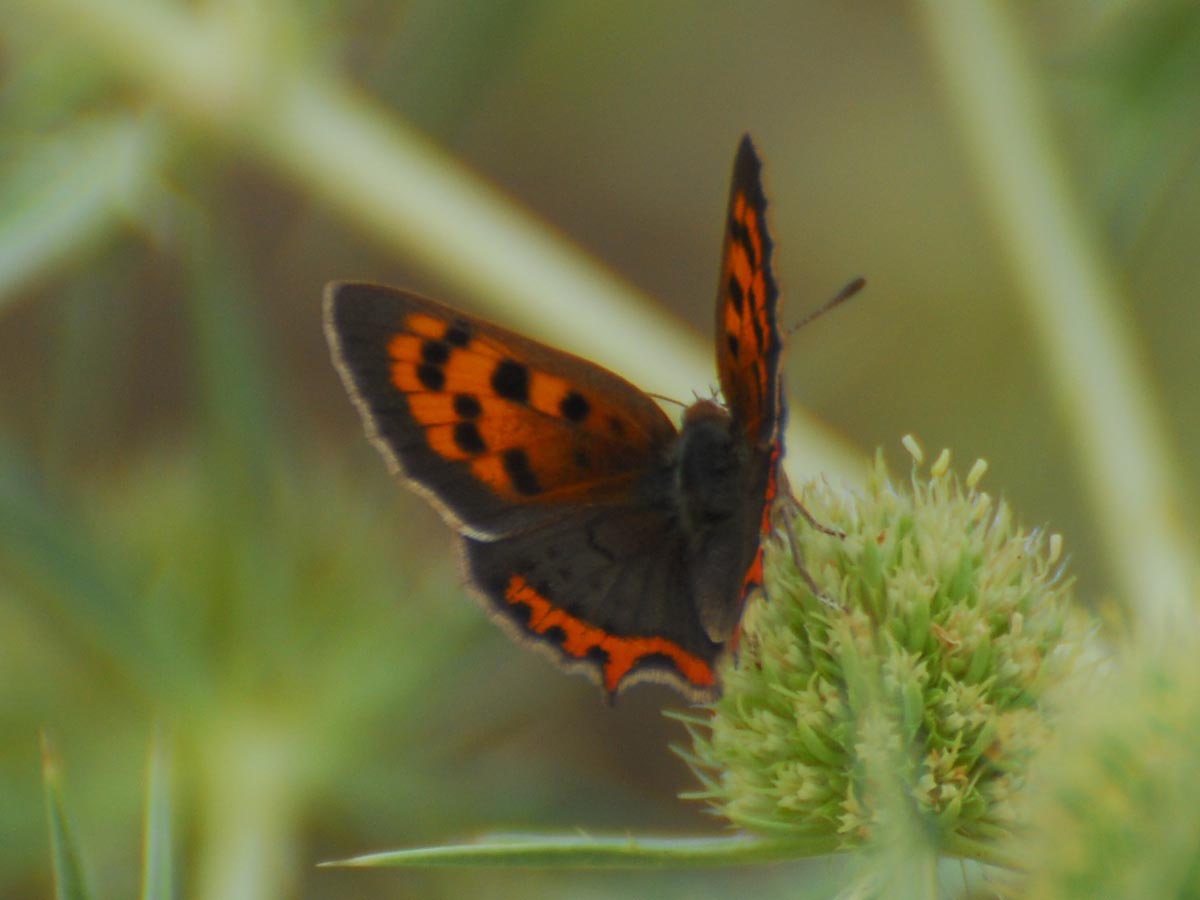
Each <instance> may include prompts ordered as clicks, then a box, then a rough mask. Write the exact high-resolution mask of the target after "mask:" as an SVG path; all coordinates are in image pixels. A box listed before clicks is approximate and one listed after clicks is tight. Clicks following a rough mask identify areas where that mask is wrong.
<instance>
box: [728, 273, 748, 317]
mask: <svg viewBox="0 0 1200 900" xmlns="http://www.w3.org/2000/svg"><path fill="white" fill-rule="evenodd" d="M727 290H728V292H729V301H730V303H732V304H733V309H734V312H736V313H737V314H738V315H739V316H740V315H741V314H742V306H743V304H744V303H745V302H746V295H745V294H744V293H742V283H741V282H740V281H738V280H737V276H736V275H732V274H731V275H730V276H729V285H728V288H727Z"/></svg>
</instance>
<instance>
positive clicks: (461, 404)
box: [454, 394, 483, 419]
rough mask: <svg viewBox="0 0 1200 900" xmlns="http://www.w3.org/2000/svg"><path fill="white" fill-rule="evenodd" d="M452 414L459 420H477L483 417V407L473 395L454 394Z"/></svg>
mask: <svg viewBox="0 0 1200 900" xmlns="http://www.w3.org/2000/svg"><path fill="white" fill-rule="evenodd" d="M454 414H455V415H456V416H458V417H459V418H460V419H478V418H479V417H480V416H481V415H483V407H482V406H481V405H480V403H479V401H478V400H477V399H476V398H475V395H474V394H455V395H454Z"/></svg>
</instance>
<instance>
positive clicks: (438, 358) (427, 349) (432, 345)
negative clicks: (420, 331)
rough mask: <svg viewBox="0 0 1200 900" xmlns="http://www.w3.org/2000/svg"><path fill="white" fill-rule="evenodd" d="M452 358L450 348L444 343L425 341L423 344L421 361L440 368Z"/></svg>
mask: <svg viewBox="0 0 1200 900" xmlns="http://www.w3.org/2000/svg"><path fill="white" fill-rule="evenodd" d="M449 358H450V346H449V345H448V344H446V343H445V342H444V341H425V343H423V344H421V361H422V362H426V363H429V364H430V365H434V366H440V365H443V364H445V362H446V360H448V359H449Z"/></svg>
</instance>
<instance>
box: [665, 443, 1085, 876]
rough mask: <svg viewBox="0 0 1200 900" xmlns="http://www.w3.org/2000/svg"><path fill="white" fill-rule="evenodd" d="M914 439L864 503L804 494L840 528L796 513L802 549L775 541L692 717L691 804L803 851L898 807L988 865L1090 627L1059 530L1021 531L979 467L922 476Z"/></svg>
mask: <svg viewBox="0 0 1200 900" xmlns="http://www.w3.org/2000/svg"><path fill="white" fill-rule="evenodd" d="M905 446H906V447H908V449H909V452H910V453H911V454H912V456H913V459H914V466H913V474H912V476H911V479H910V481H909V483H908V484H907V485H897V484H894V483H893V482H892V481H890V480H889V477H888V473H887V470H886V468H885V466H884V464H883V461H882V456H880V457H877V460H876V464H875V468H874V470H873V473H872V474H871V477H870V478H869V481H868V484H867V487H866V491H865V493H863V494H862V495H857V494H851V493H847V492H842V491H836V490H834V489H832V488H830V487H829V486H828V485H827V484H825V483H823V482H814V483H811V484H809V485H806V486H805V488H804V490H803V491H801V492H800V494H799V496H800V497H801V498H802V501H803V503H804V506H805V508H806V509H807V511H808V512H809V514H810V515H811V516H812V518H813V520H814V521H815V522H818V523H820V524H821V525H823V526H826V527H827V528H829V529H831V530H834V529H836V530H837V531H839V532H843V533H844V536H843V535H841V534H825V533H822V532H821V531H820V530H818V529H817V528H814V527H812V526H811V525H808V524H806V523H805V522H804V521H802V520H798V521H796V522H795V524H794V526H793V529H792V533H793V534H794V537H795V543H794V545H793V546H792V549H791V551H789V550H788V549H786V548H787V547H788V546H789V544H788V542H787V541H786V540H783V539H781V540H780V541H779V543H778V545H776V546H775V547H773V548H772V549H773V550H774V552H770V551H769V552H768V560H767V576H766V584H767V594H768V597H767V598H766V599H761V600H759V601H756V602H754V603H753V604H752V605H751V606H750V608H749V609H747V611H746V615H745V618H744V620H743V624H742V630H741V635H740V643H739V647H738V653H737V660H736V664H733V662H732V661H731V663H730V665H728V666H727V668H726V670H725V672H724V676H723V677H724V684H725V692H724V695H723V697H722V698H721V699H719V700H718V701H716V702H715V703H713V704H712V706H711V709H710V711H709V712H710V715H709V716H708V717H689V716H685V717H682V718H684V720H685V721H686V722H687V723H688V725H689V729H690V730H691V732H692V736H693V739H694V749H693V750H692V751H691V752H685V753H684V755H685V757H687V758H688V760H689V762H690V763H691V765H692V767H693V769H694V770H695V771H696V773H697V775H698V776H699V777H700V778H701V780H702V782H703V785H704V789H703V790H702V791H698V792H696V793H695V794H692V795H690V796H693V797H699V798H703V799H705V800H707V801H708V802H709V803H710V804H711V805H712V806H713V807H714V808H715V810H716V811H718V812H719V813H721V814H723V815H724V816H725V817H727V818H728V819H729V820H730V821H731V822H732V823H733V824H735V825H737V826H739V827H742V828H745V829H748V830H750V831H755V832H759V833H765V834H771V835H775V836H784V835H787V836H791V837H794V838H795V839H796V841H797V843H798V844H804V845H807V846H808V847H809V848H810V849H811V850H812V852H828V851H831V850H835V849H846V848H850V847H855V846H859V845H861V844H863V843H865V842H867V841H870V840H873V839H875V838H877V837H878V836H879V832H880V830H881V828H880V826H881V825H883V824H885V823H888V824H892V825H894V824H895V819H896V813H897V812H898V811H902V812H903V815H904V817H905V818H906V819H907V820H908V821H920V822H921V823H922V827H923V828H924V829H925V830H926V831H927V832H930V831H931V832H932V833H933V834H934V836H935V842H936V844H937V846H938V848H939V849H940V851H941V852H944V853H949V854H955V855H961V856H975V857H986V856H987V855H988V854H987V852H986V851H985V850H982V849H981V848H982V847H983V846H984V845H985V844H986V843H989V842H990V839H992V838H995V837H996V836H998V835H1002V834H1006V833H1007V832H1008V831H1009V830H1010V829H1011V828H1012V826H1013V824H1014V807H1013V804H1012V799H1013V797H1014V794H1015V793H1016V792H1017V791H1018V790H1019V789H1020V787H1021V786H1022V784H1023V782H1024V780H1025V776H1026V769H1027V766H1028V763H1029V761H1030V759H1031V757H1032V756H1033V754H1034V753H1035V751H1036V750H1038V749H1039V748H1040V747H1041V746H1042V745H1043V744H1045V743H1046V741H1047V739H1048V735H1049V733H1050V730H1051V728H1052V721H1051V718H1050V716H1051V706H1052V704H1051V703H1050V702H1049V697H1050V692H1051V690H1052V689H1053V688H1054V687H1055V686H1056V685H1058V684H1059V683H1060V682H1062V681H1063V679H1064V678H1065V677H1066V676H1067V675H1068V674H1069V673H1070V671H1071V669H1072V667H1073V665H1074V663H1075V660H1076V658H1077V656H1078V649H1079V647H1080V644H1081V641H1082V639H1083V631H1082V629H1080V628H1079V627H1077V625H1075V624H1074V622H1075V620H1074V618H1073V617H1072V614H1071V611H1070V600H1069V593H1070V585H1071V582H1070V580H1069V579H1068V578H1066V577H1064V575H1063V566H1062V562H1061V559H1060V556H1061V540H1060V539H1059V538H1058V537H1057V536H1048V535H1046V534H1045V533H1044V532H1041V531H1037V530H1034V531H1024V530H1021V529H1020V528H1018V527H1017V526H1016V525H1014V523H1013V519H1012V515H1011V513H1010V511H1009V508H1008V506H1007V505H1006V504H1005V503H1004V502H998V501H996V500H994V499H993V498H992V497H990V496H989V495H988V494H986V493H983V492H982V491H980V490H979V489H978V483H979V480H980V478H981V477H982V476H983V473H984V471H985V469H986V466H985V465H984V464H983V463H982V462H979V463H976V465H975V466H974V467H973V468H972V469H971V473H970V475H968V477H967V478H966V480H965V482H964V481H960V479H959V478H957V477H956V476H955V475H954V474H952V473H951V472H950V470H949V454H948V453H946V452H943V454H942V456H941V457H939V459H938V460H937V461H935V462H934V463H933V465H932V466H931V467H930V468H929V470H928V474H927V475H925V474H922V473H921V471H920V469H921V463H922V455H921V453H920V448H919V447H918V446H917V445H916V443H915V441H912V440H911V439H906V443H905ZM805 573H807V575H808V576H810V577H806V575H805ZM810 582H811V583H810ZM814 586H815V587H816V588H817V589H818V590H819V592H820V595H816V594H814V592H813V590H812V588H813V587H814ZM896 798H900V801H899V802H900V806H901V807H903V809H902V810H899V809H898V807H897V803H896V802H895V801H896Z"/></svg>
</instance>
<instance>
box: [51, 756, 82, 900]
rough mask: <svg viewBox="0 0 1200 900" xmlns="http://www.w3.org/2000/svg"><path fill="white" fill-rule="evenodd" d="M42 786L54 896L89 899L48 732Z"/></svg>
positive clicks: (75, 899) (65, 899)
mask: <svg viewBox="0 0 1200 900" xmlns="http://www.w3.org/2000/svg"><path fill="white" fill-rule="evenodd" d="M42 785H43V789H44V790H45V795H46V818H47V819H48V820H49V824H50V859H51V863H52V865H53V868H54V896H55V897H56V898H58V900H88V898H90V897H91V896H92V893H91V891H89V890H88V887H87V883H86V881H85V879H84V877H83V863H82V860H81V859H80V856H79V845H78V844H77V843H76V841H75V835H74V829H73V827H72V826H71V820H70V818H69V817H68V816H67V811H66V807H65V804H64V803H63V797H62V775H61V772H60V770H59V766H58V760H57V759H56V758H55V756H54V752H53V750H51V748H50V741H49V740H48V739H47V738H46V735H45V733H43V734H42Z"/></svg>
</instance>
